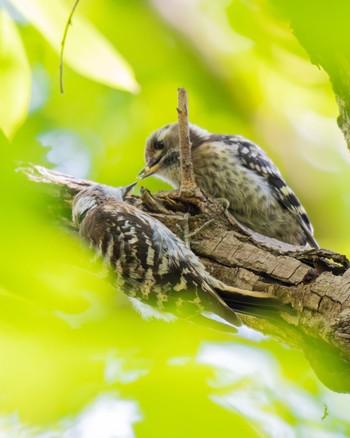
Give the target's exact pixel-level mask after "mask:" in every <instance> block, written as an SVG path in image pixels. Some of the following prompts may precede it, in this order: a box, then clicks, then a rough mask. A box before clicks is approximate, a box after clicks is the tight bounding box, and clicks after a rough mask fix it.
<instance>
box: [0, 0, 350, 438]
mask: <svg viewBox="0 0 350 438" xmlns="http://www.w3.org/2000/svg"><path fill="white" fill-rule="evenodd" d="M23 4H24V3H23ZM23 4H22V7H23ZM45 4H46V6H45ZM49 4H50V7H52V9H53V10H56V9H55V7H57V8H59V10H60V11H67V14H69V11H70V9H71V8H72V6H73V2H72V1H68V0H67V1H59V0H55V1H53V0H51V1H50V2H42V1H39V0H37V1H34V0H30V1H28V2H27V3H26V4H25V6H26V8H27V12H26V14H25V15H23V14H24V12H23V11H22V14H21V13H20V12H19V10H20V9H21V5H20V2H17V1H11V2H9V1H7V2H5V3H4V5H5V6H3V9H2V12H1V13H2V16H3V17H4V16H6V17H7V18H5V20H7V27H4V26H2V27H1V32H2V33H3V34H4V32H5V31H6V32H7V33H6V36H7V37H8V38H10V40H11V41H12V43H13V45H12V46H11V47H15V48H16V47H17V48H16V50H14V51H13V50H12V51H11V52H9V50H4V48H5V49H8V48H9V47H10V46H6V47H4V46H1V54H0V61H1V62H0V78H2V79H1V83H0V97H1V98H2V103H3V107H2V110H0V127H1V128H2V130H3V132H4V133H5V134H6V135H7V137H9V138H10V139H11V141H9V140H8V139H7V138H6V137H5V136H4V135H2V134H0V146H1V151H2V159H1V162H0V178H1V185H2V187H3V190H2V210H1V211H2V214H1V216H0V221H1V230H2V233H1V243H2V252H1V254H2V256H1V257H2V258H1V265H0V266H1V267H0V272H1V276H0V278H1V281H0V297H1V306H0V325H1V331H0V349H1V351H2V361H1V363H0V388H1V391H0V393H1V396H0V431H1V433H3V435H4V436H9V437H17V436H20V437H22V436H23V437H26V436H31V435H39V434H40V433H41V432H42V431H46V433H47V435H45V436H50V437H51V436H52V437H55V436H64V437H80V436H82V437H97V436H98V437H116V436H117V437H129V436H134V434H135V435H136V436H140V437H143V436H144V437H152V438H153V437H158V436H159V437H173V436H174V437H175V436H176V437H179V436H183V437H186V436H188V437H193V436H201V437H202V436H203V437H212V436H220V437H221V436H222V437H224V436H232V435H233V434H234V435H235V436H244V437H250V436H252V437H254V436H274V437H280V436H286V437H289V436H290V437H294V436H305V437H306V436H308V437H309V436H324V437H328V436H329V437H331V436H332V437H333V436H349V435H350V423H349V416H348V412H349V409H350V400H349V397H348V396H347V395H341V394H335V393H332V392H331V391H330V390H328V389H326V388H325V387H324V386H323V384H322V383H320V382H319V381H318V379H317V378H316V377H315V375H314V373H313V371H312V370H311V368H310V365H309V364H308V363H307V361H306V360H305V359H304V358H303V355H302V353H300V352H298V351H296V350H291V349H289V348H287V347H285V346H283V345H280V344H279V343H278V342H276V341H274V340H272V339H268V338H266V337H263V336H262V335H259V334H257V333H255V332H252V331H250V330H248V329H244V330H243V332H241V333H240V334H239V335H237V336H235V337H234V338H232V337H231V336H229V335H224V334H220V333H215V332H213V331H210V330H209V329H206V328H204V327H197V326H194V325H191V324H189V323H186V322H181V321H177V322H175V323H172V324H165V323H164V322H162V321H144V320H142V319H141V318H140V316H139V315H138V314H137V313H136V312H135V311H134V310H133V309H132V308H131V307H130V304H129V302H128V301H127V300H126V298H125V297H123V296H121V295H120V294H117V295H116V293H115V291H114V289H113V288H112V287H111V286H109V285H108V284H107V283H106V282H105V281H104V280H103V279H101V278H100V276H99V271H98V269H97V271H96V268H95V267H94V266H92V265H91V262H90V261H89V260H90V257H89V254H85V252H84V251H83V249H82V247H81V246H80V244H79V242H77V240H76V238H75V237H74V236H71V235H70V234H69V233H68V232H67V231H65V230H63V229H61V228H59V227H58V226H56V225H54V224H53V218H52V217H50V215H49V213H48V211H47V203H48V202H47V198H45V197H44V195H43V194H42V193H41V190H40V188H39V187H35V185H34V184H32V183H29V182H27V181H26V180H25V178H24V177H23V176H21V175H19V174H16V173H15V172H14V168H15V167H16V164H15V163H16V160H21V161H31V162H34V163H38V164H44V165H47V166H50V167H55V168H57V169H59V170H62V171H66V172H68V173H72V174H75V175H77V176H80V177H88V178H91V179H95V180H97V181H100V182H103V183H108V184H112V185H122V184H127V183H130V182H132V181H134V180H135V176H136V174H137V173H138V171H139V170H140V168H141V167H142V166H143V164H144V163H143V145H144V142H145V138H146V137H147V135H148V134H149V133H150V132H151V131H152V130H154V129H156V128H158V127H159V126H161V125H163V124H167V123H169V122H171V121H173V120H175V118H176V103H177V102H176V89H177V88H178V87H179V86H184V87H185V88H186V89H187V90H188V93H189V98H190V108H189V110H190V119H191V121H192V122H194V123H196V124H198V125H200V126H203V127H205V128H207V129H209V130H211V131H213V132H225V133H239V134H242V135H245V136H247V137H249V138H251V139H252V140H254V141H256V142H257V143H258V144H260V145H261V146H262V147H263V148H264V149H266V151H267V152H268V153H269V154H270V155H271V157H272V158H273V159H274V161H275V162H276V164H277V165H278V166H279V167H280V168H281V171H282V173H283V174H284V176H285V177H286V179H287V181H288V182H289V183H290V185H291V186H292V187H293V188H294V189H295V191H296V193H297V194H298V196H299V197H300V198H301V199H302V201H303V203H304V204H305V207H306V209H307V210H308V212H309V213H310V216H311V219H312V222H313V224H314V227H315V230H316V237H317V239H318V240H319V242H320V244H321V245H322V246H325V247H329V248H331V249H334V250H338V251H341V252H345V253H348V254H349V246H350V236H349V233H348V230H347V229H348V222H347V218H348V217H349V214H350V194H349V191H348V184H347V181H348V177H347V173H348V171H349V158H348V156H347V152H346V148H345V144H344V141H343V138H342V135H341V133H340V131H339V130H338V128H337V126H336V116H337V107H336V104H335V101H334V97H333V94H332V90H331V87H330V85H329V81H328V79H327V76H326V75H325V73H324V72H322V71H320V70H318V69H317V68H316V67H315V66H313V65H312V64H311V63H310V60H309V59H308V56H307V54H306V53H305V51H304V49H303V48H301V46H300V45H299V44H298V42H297V41H296V39H295V38H294V37H293V35H292V33H291V29H290V27H289V24H288V22H287V21H286V17H285V16H283V17H281V15H280V13H279V12H277V11H276V10H274V9H273V8H272V6H271V4H270V3H269V2H267V1H264V0H254V1H253V0H250V1H244V0H235V1H229V0H220V1H211V0H197V1H185V0H183V1H178V0H152V1H151V0H150V1H149V2H147V1H141V0H129V1H127V2H125V1H122V0H103V1H101V2H96V1H92V0H81V2H80V4H79V6H78V9H77V11H76V14H75V16H74V17H73V20H72V26H71V27H70V28H69V33H68V37H67V42H66V44H67V46H66V51H67V52H66V53H67V58H65V60H66V64H65V66H64V89H65V93H64V94H63V95H62V94H60V90H59V57H58V53H59V47H57V44H59V42H60V41H61V37H62V35H63V31H64V23H63V24H62V25H61V26H59V25H58V23H60V22H61V23H62V14H61V13H60V16H59V17H57V22H55V20H54V18H53V21H52V23H53V25H55V26H51V27H50V32H53V33H54V34H55V35H54V37H52V36H51V37H52V38H51V39H50V38H49V36H48V35H47V32H48V31H47V30H45V29H46V28H45V26H43V25H42V23H43V22H45V19H48V18H45V17H47V16H48V15H47V14H48V13H49V11H46V15H45V14H44V13H43V15H42V16H41V17H38V16H37V15H36V14H37V13H38V10H40V7H44V8H48V5H49ZM16 5H17V8H18V9H17V10H16V9H15V6H16ZM30 6H32V7H33V8H34V7H35V8H37V9H33V10H34V12H35V14H34V15H32V14H33V10H31V9H30ZM297 7H299V6H297V4H296V6H295V8H297ZM301 7H302V5H300V8H301ZM329 7H330V8H332V7H333V6H332V5H330V6H329ZM4 8H5V9H4ZM38 8H39V9H38ZM5 10H6V12H5ZM296 11H297V9H296ZM284 12H285V11H284ZM287 12H288V11H287ZM5 14H6V15H5ZM287 16H288V14H287ZM10 17H12V18H10ZM39 18H40V20H39ZM67 18H68V15H67ZM51 19H52V18H51ZM9 20H10V21H9ZM38 20H39V21H40V23H41V25H40V26H39V24H38V22H39V21H38ZM59 20H61V21H59ZM79 21H83V23H85V25H86V26H87V28H88V29H90V30H91V29H92V30H91V32H92V35H93V38H94V37H95V36H96V35H98V36H97V37H96V38H97V40H98V42H99V44H101V45H102V46H103V45H104V44H105V45H106V46H108V54H109V55H108V56H110V57H111V58H112V61H111V63H110V64H109V63H107V61H106V60H105V58H104V60H101V59H100V58H99V56H98V53H99V47H101V46H98V45H97V49H96V46H95V44H94V43H91V40H86V41H85V40H84V38H82V37H81V35H80V38H82V39H81V40H80V41H79V26H78V25H77V26H76V25H75V23H78V22H79ZM343 30H344V29H342V31H343ZM90 37H91V34H90ZM320 38H321V37H320ZM74 39H75V41H76V40H77V39H78V44H83V45H84V41H85V42H86V47H85V49H86V50H87V53H88V54H90V57H88V58H87V59H86V58H84V62H80V61H79V60H76V61H77V62H78V61H79V62H80V63H79V65H80V69H77V68H76V65H74V62H73V60H72V56H73V58H74V55H69V50H72V49H69V47H72V46H70V42H72V41H73V40H74ZM2 41H4V38H2ZM55 44H56V46H55V47H54V49H53V47H52V45H55ZM78 47H79V45H78ZM101 50H102V48H101ZM78 55H79V50H78ZM78 55H76V56H78ZM84 56H86V52H84ZM113 57H115V60H119V61H120V60H122V61H121V62H122V65H123V67H120V64H118V62H117V63H116V64H115V63H114V61H115V60H114V61H113ZM111 58H109V59H111ZM105 62H106V63H107V64H105ZM84 63H85V65H84ZM20 66H22V67H20ZM26 66H28V67H29V68H30V70H29V68H28V71H27V70H26V68H27V67H26ZM84 67H85V70H84ZM120 68H121V69H122V70H123V69H124V68H126V70H127V75H128V74H129V75H130V77H129V80H130V82H129V86H125V82H124V85H123V84H121V83H120V82H119V83H118V77H120V76H119V75H120V74H121V73H120ZM109 69H111V70H112V71H108V72H107V73H108V75H110V76H111V77H112V76H113V78H114V82H113V84H112V87H109V86H106V85H105V84H106V79H105V78H104V79H101V78H100V77H97V76H96V75H95V76H93V75H92V74H89V72H91V71H93V72H96V71H97V70H102V71H103V70H106V71H107V70H109ZM123 72H124V73H123V74H125V69H124V70H123ZM29 73H30V76H29ZM134 76H135V77H136V81H137V83H138V84H139V85H140V90H139V92H138V93H137V94H132V93H130V92H128V91H125V89H127V90H129V91H135V90H136V82H134V79H133V78H134ZM26 77H27V78H28V77H29V79H30V80H31V87H30V88H29V81H28V80H27V79H25V78H26ZM91 77H93V78H94V79H95V81H94V80H91V79H89V78H91ZM3 78H6V80H5V79H3ZM21 78H22V79H21ZM6 81H8V82H6ZM7 83H10V84H11V87H8V86H7V85H6V89H5V88H4V87H5V84H7ZM14 84H15V85H16V86H15V87H13V85H14ZM130 84H132V85H130ZM110 85H111V84H110ZM118 87H119V89H118ZM120 88H123V89H120ZM11 90H14V91H13V93H15V94H12V95H11V94H9V92H11ZM29 93H30V95H31V98H30V102H29V111H28V113H27V112H26V111H27V108H28V102H27V98H26V95H29ZM15 95H16V96H18V95H20V97H19V98H15ZM9 96H10V97H9ZM4 103H6V108H5V105H4ZM4 108H5V111H4ZM13 114H15V116H12V115H13ZM20 124H21V126H19V125H20ZM145 185H146V186H147V187H149V188H151V189H152V190H156V189H160V188H164V187H166V185H164V184H163V183H161V182H159V181H157V180H155V179H153V180H152V179H150V180H146V181H145ZM33 186H34V187H33ZM324 406H326V407H327V411H328V416H326V417H325V418H324V419H323V420H322V416H323V415H324V412H325V411H324V410H325V407H324Z"/></svg>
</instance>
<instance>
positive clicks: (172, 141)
mask: <svg viewBox="0 0 350 438" xmlns="http://www.w3.org/2000/svg"><path fill="white" fill-rule="evenodd" d="M189 128H190V140H191V143H192V144H193V143H194V142H195V141H196V140H197V139H198V138H199V137H200V138H203V137H205V136H206V135H207V134H208V133H207V131H205V130H204V129H201V128H198V127H197V126H195V125H192V124H190V126H189ZM145 161H146V166H145V167H144V168H143V169H142V170H141V171H140V173H139V174H138V178H139V179H144V178H147V177H148V176H151V175H153V174H154V175H157V176H159V177H161V178H162V179H164V180H165V181H167V182H170V184H171V185H173V186H175V187H179V186H180V182H181V175H180V142H179V128H178V123H177V122H176V123H171V124H170V125H166V126H164V127H163V128H160V129H157V130H156V131H154V132H153V133H152V134H151V135H150V136H149V137H148V139H147V140H146V148H145Z"/></svg>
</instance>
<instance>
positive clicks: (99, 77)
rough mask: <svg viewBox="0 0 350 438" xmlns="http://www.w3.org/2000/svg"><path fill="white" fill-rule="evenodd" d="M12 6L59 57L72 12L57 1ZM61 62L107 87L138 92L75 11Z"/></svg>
mask: <svg viewBox="0 0 350 438" xmlns="http://www.w3.org/2000/svg"><path fill="white" fill-rule="evenodd" d="M11 3H12V4H13V5H14V6H15V7H16V8H17V9H18V11H19V12H20V13H21V14H22V15H23V16H24V17H25V18H26V19H27V20H28V21H30V22H31V23H32V24H33V26H35V27H36V28H37V30H38V31H39V32H40V33H41V34H42V35H43V37H44V38H45V39H46V40H47V41H48V42H49V43H50V44H51V45H52V47H53V48H54V50H55V51H56V52H57V53H60V51H61V42H62V37H63V33H64V29H65V26H66V24H67V20H68V17H69V14H70V12H71V8H69V7H67V6H66V5H64V4H63V3H62V2H61V1H60V0H50V1H47V0H25V1H23V0H11ZM71 7H73V2H72V5H71ZM64 62H65V63H67V64H68V65H69V66H70V67H71V68H72V69H73V70H75V71H76V72H77V73H79V74H81V75H83V76H86V77H88V78H90V79H93V80H95V81H97V82H101V83H102V84H105V85H108V86H110V87H113V88H119V89H123V90H127V91H130V92H132V93H135V92H137V91H138V90H139V85H138V83H137V82H136V80H135V77H134V72H133V70H132V68H131V67H130V65H129V64H128V63H127V61H126V60H125V59H124V58H123V57H122V56H121V55H120V54H119V53H118V51H117V50H116V49H115V48H114V47H113V45H112V44H111V43H110V42H109V41H108V40H107V39H106V38H105V37H104V36H103V35H102V34H101V33H100V32H99V31H98V30H97V29H96V28H95V27H94V26H93V25H92V24H91V23H89V22H88V21H87V20H85V19H84V18H82V17H80V16H79V11H77V10H76V12H75V14H74V15H73V18H72V26H71V27H70V29H69V31H68V36H67V40H66V45H65V49H64Z"/></svg>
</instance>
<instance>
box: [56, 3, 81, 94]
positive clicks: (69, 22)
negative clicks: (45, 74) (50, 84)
mask: <svg viewBox="0 0 350 438" xmlns="http://www.w3.org/2000/svg"><path fill="white" fill-rule="evenodd" d="M79 1H80V0H75V3H74V6H73V8H72V10H71V12H70V14H69V17H68V20H67V23H66V26H65V28H64V33H63V38H62V41H61V53H60V91H61V93H62V94H63V93H64V89H63V53H64V48H65V45H66V39H67V34H68V29H69V26H70V25H71V24H72V18H73V14H74V11H75V10H76V8H77V6H78V3H79Z"/></svg>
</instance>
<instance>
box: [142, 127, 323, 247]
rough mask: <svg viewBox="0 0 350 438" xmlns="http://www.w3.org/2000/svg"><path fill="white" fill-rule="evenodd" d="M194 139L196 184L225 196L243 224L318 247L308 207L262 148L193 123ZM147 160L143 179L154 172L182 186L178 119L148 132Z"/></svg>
mask: <svg viewBox="0 0 350 438" xmlns="http://www.w3.org/2000/svg"><path fill="white" fill-rule="evenodd" d="M159 138H161V144H159ZM190 140H191V143H192V163H193V171H194V175H195V179H196V182H197V184H198V185H199V187H200V188H201V189H202V190H203V191H204V192H205V193H207V194H208V195H211V196H212V197H214V198H220V199H226V200H227V201H228V203H229V209H230V211H231V212H232V214H233V215H234V216H235V218H236V219H237V220H238V221H239V222H240V223H242V225H244V226H246V227H248V228H250V229H251V230H253V231H255V232H258V233H260V234H262V235H265V236H269V237H274V238H276V239H278V240H281V241H284V242H287V243H290V244H293V245H307V244H308V245H310V246H313V247H318V245H317V242H316V240H315V238H314V237H313V228H312V226H311V223H310V220H309V218H308V216H307V214H306V211H305V209H304V208H303V206H302V205H301V203H300V201H299V200H298V198H297V197H296V196H295V194H294V193H293V191H292V190H291V189H290V188H289V187H288V185H287V184H286V182H285V181H284V180H283V178H282V176H281V174H280V172H279V170H278V169H277V167H276V166H275V165H274V164H273V162H272V160H271V159H270V158H269V157H268V156H267V155H266V153H265V152H264V151H263V150H262V149H261V148H260V147H259V146H257V145H256V144H254V143H252V142H251V141H249V140H247V139H245V138H244V137H242V136H239V135H236V136H232V135H217V134H209V133H208V131H205V130H203V129H202V128H199V127H197V126H195V125H193V124H190ZM160 146H162V147H160ZM145 159H146V163H147V166H146V168H145V169H143V170H142V171H141V173H140V175H141V177H147V176H149V175H151V174H155V175H157V176H159V177H161V178H163V179H165V180H166V181H168V182H169V183H170V184H171V185H173V186H174V187H175V188H178V187H179V186H180V182H181V180H180V165H179V135H178V125H177V123H173V124H171V125H167V126H166V128H160V129H159V130H157V131H155V132H153V133H152V134H151V135H150V136H149V138H148V139H147V142H146V151H145ZM147 169H150V171H149V172H148V173H147Z"/></svg>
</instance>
